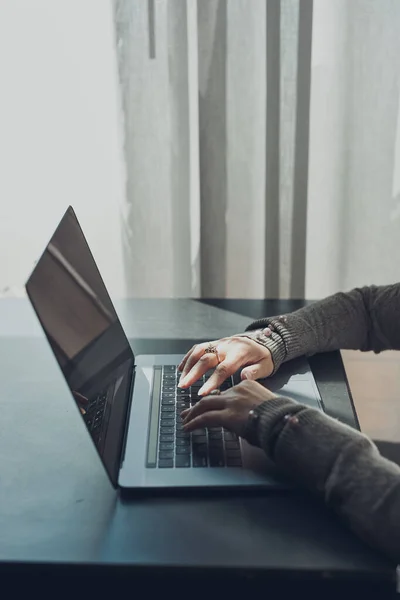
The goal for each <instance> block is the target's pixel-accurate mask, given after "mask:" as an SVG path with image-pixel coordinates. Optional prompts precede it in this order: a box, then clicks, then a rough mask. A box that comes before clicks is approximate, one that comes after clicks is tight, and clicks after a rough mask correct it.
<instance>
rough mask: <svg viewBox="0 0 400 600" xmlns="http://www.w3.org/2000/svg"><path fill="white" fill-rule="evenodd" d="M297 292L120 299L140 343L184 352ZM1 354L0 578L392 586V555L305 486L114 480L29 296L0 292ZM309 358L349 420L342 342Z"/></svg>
mask: <svg viewBox="0 0 400 600" xmlns="http://www.w3.org/2000/svg"><path fill="white" fill-rule="evenodd" d="M301 304H302V303H301V302H297V301H256V300H202V301H195V300H151V301H147V300H146V301H145V300H127V301H123V302H120V303H116V307H117V310H118V312H119V314H120V316H121V320H122V322H123V325H124V328H125V330H126V332H127V334H128V337H129V338H130V339H131V341H132V345H133V348H134V350H135V352H137V353H148V352H158V353H160V352H162V353H164V352H171V353H176V352H177V353H183V352H184V351H185V350H186V349H187V348H188V347H189V346H190V345H191V344H193V343H194V342H195V341H198V340H209V339H213V338H218V337H220V336H223V335H230V334H232V333H234V332H235V331H243V329H244V327H245V326H246V325H247V324H248V323H249V321H251V320H252V319H254V318H257V317H260V316H266V315H272V314H279V313H285V312H287V311H289V310H294V309H296V308H298V307H300V306H301ZM0 359H1V360H0V372H1V383H2V385H1V394H0V405H1V414H0V457H1V465H0V574H1V575H2V577H3V578H4V577H6V576H7V575H8V576H9V577H11V578H14V576H15V574H17V575H18V578H17V579H16V581H24V582H27V581H29V578H32V577H33V578H35V577H37V576H41V575H43V574H45V575H46V580H47V581H49V577H52V576H55V575H57V576H58V577H64V576H65V577H64V580H65V582H67V581H68V582H71V581H72V580H73V579H74V577H75V576H77V577H79V578H80V581H83V579H88V578H95V580H96V581H97V582H98V577H100V579H101V586H104V585H106V581H107V582H108V583H109V584H110V582H111V581H113V577H114V576H116V575H118V576H119V577H124V578H132V577H134V580H135V581H136V582H138V581H145V582H146V584H147V585H148V586H149V585H159V584H162V585H165V582H170V583H171V585H175V583H176V581H179V582H180V585H183V582H187V581H188V579H190V581H191V583H193V582H195V585H196V586H200V585H210V582H211V583H212V582H216V581H217V580H222V581H223V585H224V586H225V588H224V589H225V590H228V589H229V588H230V587H231V586H233V587H234V589H235V590H238V589H239V587H238V586H240V585H242V586H244V587H246V589H248V588H249V587H257V586H259V585H265V581H264V580H268V581H267V585H268V586H269V587H268V589H269V590H271V589H272V587H271V586H274V585H278V586H279V590H281V591H282V590H283V589H289V588H291V587H293V585H295V586H297V585H298V584H299V582H301V585H303V587H304V586H306V587H307V586H310V585H311V584H312V585H313V586H316V585H317V586H320V587H321V589H324V587H327V586H328V587H329V589H331V590H332V589H336V588H337V587H338V586H339V587H340V586H345V588H346V589H347V590H349V589H350V588H351V587H352V586H353V587H354V586H355V589H357V590H363V589H364V588H366V589H368V590H372V589H374V590H375V589H378V588H379V589H385V590H386V589H393V585H394V584H393V582H394V577H395V568H394V565H392V564H390V563H389V562H388V561H387V560H385V559H383V558H382V557H381V556H379V555H378V554H377V553H376V552H374V551H372V550H370V549H369V548H367V547H366V546H365V545H364V544H363V543H362V542H360V541H359V540H358V539H356V537H355V536H353V535H352V534H351V533H350V532H349V531H347V530H346V528H345V527H344V526H343V525H342V524H341V523H340V522H339V521H338V520H337V519H336V517H335V516H334V515H332V514H331V513H330V512H329V511H327V510H326V509H325V508H324V507H323V506H322V504H321V503H320V502H319V501H317V500H315V499H314V498H311V497H310V496H309V495H307V494H305V493H302V492H300V491H298V492H297V491H296V492H293V491H292V492H273V493H272V492H259V491H258V492H248V491H245V492H241V493H235V494H232V492H229V493H213V494H210V493H207V494H206V493H199V492H193V491H192V492H190V493H185V494H182V493H177V494H175V495H171V494H170V495H163V494H160V493H158V494H155V493H154V492H153V493H151V494H150V495H146V494H143V493H141V494H130V495H121V494H120V493H118V492H115V491H114V490H113V489H112V487H111V486H110V484H109V481H108V479H107V477H106V474H105V472H104V471H103V467H102V465H101V464H100V462H99V460H98V457H97V455H96V453H95V450H94V448H93V447H92V444H91V441H90V439H89V436H87V434H86V432H85V430H84V425H83V422H81V421H80V419H79V417H78V416H77V414H76V410H75V408H74V406H73V403H72V400H71V398H70V395H69V392H68V391H67V388H66V385H65V384H64V381H63V379H62V376H61V374H60V372H59V370H58V367H57V365H56V363H55V360H54V358H53V356H52V354H51V352H50V349H49V348H48V346H47V344H46V342H45V341H44V339H43V337H42V333H41V330H40V328H39V326H38V324H37V322H36V320H35V317H34V315H33V312H32V310H31V309H30V306H29V304H28V302H27V301H26V300H24V299H20V300H16V299H3V300H1V301H0ZM310 362H311V367H312V369H313V372H314V375H315V377H316V380H317V383H318V386H319V389H320V392H321V395H322V398H323V401H324V403H325V406H326V410H327V412H328V413H329V414H331V415H334V416H336V417H338V418H339V419H341V420H342V421H344V422H346V423H349V424H353V425H354V424H355V423H356V421H355V416H354V412H353V406H352V402H351V399H350V395H349V390H348V386H347V382H346V377H345V373H344V369H343V365H342V362H341V358H340V354H339V353H331V354H326V355H320V356H317V357H313V358H312V359H311V361H310ZM155 575H157V578H155ZM22 576H23V577H22ZM176 578H178V579H176ZM174 582H175V583H174ZM110 585H111V584H110ZM196 589H198V587H196Z"/></svg>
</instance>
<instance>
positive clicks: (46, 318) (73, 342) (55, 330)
mask: <svg viewBox="0 0 400 600" xmlns="http://www.w3.org/2000/svg"><path fill="white" fill-rule="evenodd" d="M26 290H27V293H28V296H29V298H30V300H31V302H32V305H33V308H34V310H35V312H36V314H37V316H38V318H39V321H40V323H41V325H42V327H43V330H44V332H45V334H46V337H47V340H48V341H49V344H50V346H51V348H52V350H53V353H54V355H55V357H56V359H57V361H58V364H59V365H60V368H61V370H62V372H63V374H64V377H65V379H66V381H67V383H68V386H69V388H70V390H71V393H72V396H73V398H74V400H75V402H76V405H77V407H78V409H79V413H80V414H81V416H82V418H83V420H84V422H85V425H86V427H87V429H88V431H89V433H90V435H91V438H92V440H93V442H94V444H95V446H96V449H97V451H98V453H99V455H100V457H101V459H102V461H103V463H104V466H105V468H106V470H107V473H108V475H109V477H110V479H111V482H112V483H113V485H116V484H117V481H118V473H119V468H120V459H121V451H122V444H123V439H124V432H125V424H126V417H127V410H128V406H129V398H130V394H131V385H132V376H133V367H134V356H133V352H132V350H131V347H130V345H129V342H128V340H127V338H126V335H125V333H124V331H123V329H122V326H121V323H120V321H119V319H118V316H117V313H116V312H115V309H114V306H113V304H112V302H111V299H110V296H109V294H108V292H107V289H106V287H105V285H104V283H103V280H102V278H101V275H100V273H99V270H98V268H97V266H96V263H95V261H94V259H93V256H92V253H91V251H90V249H89V246H88V244H87V242H86V239H85V237H84V235H83V232H82V230H81V228H80V225H79V223H78V220H77V218H76V216H75V213H74V211H73V209H72V208H71V207H70V208H69V209H68V210H67V212H66V213H65V215H64V217H63V218H62V220H61V222H60V224H59V226H58V227H57V230H56V231H55V233H54V235H53V237H52V238H51V240H50V242H49V244H48V245H47V247H46V249H45V251H44V252H43V254H42V256H41V257H40V259H39V261H38V262H37V264H36V266H35V269H34V271H33V273H32V275H31V276H30V278H29V280H28V282H27V284H26Z"/></svg>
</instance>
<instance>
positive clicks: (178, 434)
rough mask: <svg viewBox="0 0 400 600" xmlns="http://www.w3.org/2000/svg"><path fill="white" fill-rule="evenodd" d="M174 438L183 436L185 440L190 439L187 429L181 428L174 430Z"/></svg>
mask: <svg viewBox="0 0 400 600" xmlns="http://www.w3.org/2000/svg"><path fill="white" fill-rule="evenodd" d="M176 438H177V439H178V438H183V439H185V440H190V433H188V432H187V431H183V429H177V430H176Z"/></svg>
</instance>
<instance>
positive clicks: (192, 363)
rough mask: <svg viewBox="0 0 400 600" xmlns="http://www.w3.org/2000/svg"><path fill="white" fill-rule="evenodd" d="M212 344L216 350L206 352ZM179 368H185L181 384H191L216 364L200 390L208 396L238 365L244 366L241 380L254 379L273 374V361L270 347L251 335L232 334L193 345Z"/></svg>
mask: <svg viewBox="0 0 400 600" xmlns="http://www.w3.org/2000/svg"><path fill="white" fill-rule="evenodd" d="M210 345H211V346H212V347H213V348H214V349H215V350H216V353H215V352H206V350H207V348H208V347H209V346H210ZM178 368H179V370H180V371H182V375H181V378H180V381H179V387H181V388H187V387H189V386H191V385H192V384H193V383H195V381H197V380H198V379H200V377H202V375H204V374H205V373H206V372H207V371H209V370H210V369H214V368H215V371H214V373H213V374H212V375H211V377H210V378H209V379H208V380H207V381H206V383H205V384H204V385H203V387H202V388H200V390H199V392H198V394H199V395H201V396H206V395H208V394H210V392H212V391H213V390H215V389H216V388H218V387H219V386H220V385H221V384H222V383H223V382H224V381H225V379H227V378H228V377H229V376H230V375H233V374H234V373H236V371H238V370H239V369H243V370H242V373H241V378H242V380H244V379H253V380H255V379H262V378H264V377H268V376H269V375H271V373H272V372H273V370H274V364H273V361H272V356H271V352H270V351H269V350H268V348H265V347H264V346H262V345H261V344H259V343H258V342H255V341H254V340H252V339H250V338H247V337H244V336H240V335H233V336H232V337H227V338H222V339H220V340H217V341H214V342H209V343H204V344H198V345H196V346H193V348H192V349H191V350H189V352H188V353H187V354H186V356H185V357H184V358H183V360H182V362H181V363H180V365H179V367H178Z"/></svg>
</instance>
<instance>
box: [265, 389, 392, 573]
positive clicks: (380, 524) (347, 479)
mask: <svg viewBox="0 0 400 600" xmlns="http://www.w3.org/2000/svg"><path fill="white" fill-rule="evenodd" d="M257 412H258V414H259V421H258V424H257V431H256V436H257V438H258V439H257V440H255V441H256V443H258V445H260V446H261V447H262V448H263V449H264V450H265V452H266V453H267V454H268V455H269V457H270V458H272V460H273V461H274V462H275V463H276V464H277V466H278V467H280V468H281V469H282V470H283V471H285V472H286V473H287V474H288V475H290V476H291V477H292V478H294V479H295V480H297V481H298V482H299V483H300V484H301V485H303V486H305V487H307V488H308V489H309V490H311V491H313V492H315V493H317V494H318V495H320V496H322V497H323V499H324V500H325V502H326V504H327V505H328V506H329V507H331V508H332V509H334V510H335V511H336V512H337V513H338V514H339V515H340V516H341V517H342V519H343V520H344V521H345V522H346V523H347V524H348V525H349V527H350V528H351V529H352V530H353V531H354V532H355V533H356V534H357V535H358V536H359V537H360V538H361V539H363V540H364V541H366V542H367V543H369V544H370V545H371V546H373V547H374V548H376V549H379V550H381V551H382V552H384V553H385V554H386V555H387V556H388V557H390V558H391V559H394V560H396V561H397V562H399V561H400V468H399V467H397V466H396V465H395V464H394V463H392V462H390V461H388V460H386V459H385V458H383V457H382V456H380V454H379V452H378V450H377V448H376V447H375V446H374V444H373V443H372V442H371V441H369V440H368V438H367V437H365V436H364V435H363V434H361V433H359V432H357V431H354V430H353V429H351V428H350V427H347V426H346V425H343V424H341V423H339V422H338V421H335V420H334V419H331V418H330V417H328V416H327V415H325V414H323V413H320V412H319V411H317V410H314V409H311V408H308V407H306V406H302V405H298V404H297V403H296V402H293V401H292V400H288V399H286V398H275V399H273V400H269V401H267V402H263V403H262V404H261V405H260V406H259V407H258V408H257ZM290 414H292V415H293V416H292V418H290V419H287V418H286V419H285V416H286V415H290ZM277 428H278V432H279V433H278V435H276V430H277Z"/></svg>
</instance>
